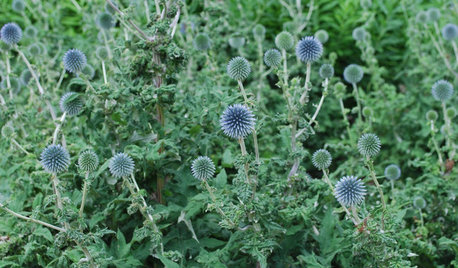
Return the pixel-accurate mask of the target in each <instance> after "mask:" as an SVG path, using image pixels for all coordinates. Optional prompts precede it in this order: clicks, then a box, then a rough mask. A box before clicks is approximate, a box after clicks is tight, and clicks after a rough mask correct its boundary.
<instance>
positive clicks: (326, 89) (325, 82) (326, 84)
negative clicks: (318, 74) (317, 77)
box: [309, 78, 328, 125]
mask: <svg viewBox="0 0 458 268" xmlns="http://www.w3.org/2000/svg"><path fill="white" fill-rule="evenodd" d="M324 84H325V87H324V89H323V94H322V95H321V99H320V102H319V103H318V106H317V107H316V110H315V113H314V114H313V116H312V119H310V121H309V125H312V123H313V122H315V119H316V117H317V116H318V113H319V112H320V109H321V106H322V105H323V102H324V98H326V95H327V94H328V79H327V78H326V80H325V81H324Z"/></svg>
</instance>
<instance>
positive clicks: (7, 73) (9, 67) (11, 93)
mask: <svg viewBox="0 0 458 268" xmlns="http://www.w3.org/2000/svg"><path fill="white" fill-rule="evenodd" d="M5 62H6V88H7V89H8V90H9V94H10V100H12V99H13V91H11V81H10V73H11V66H10V57H9V55H8V53H5Z"/></svg>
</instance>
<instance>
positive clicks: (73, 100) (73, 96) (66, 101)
mask: <svg viewBox="0 0 458 268" xmlns="http://www.w3.org/2000/svg"><path fill="white" fill-rule="evenodd" d="M59 106H60V110H61V111H62V112H63V113H67V114H68V115H70V116H72V115H77V114H79V113H80V112H81V109H82V108H83V102H82V101H81V99H80V97H79V95H78V93H75V92H67V93H65V94H64V95H63V96H62V97H61V98H60V101H59Z"/></svg>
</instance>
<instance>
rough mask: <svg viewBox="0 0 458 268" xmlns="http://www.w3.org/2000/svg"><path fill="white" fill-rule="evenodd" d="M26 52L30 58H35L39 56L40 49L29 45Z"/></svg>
mask: <svg viewBox="0 0 458 268" xmlns="http://www.w3.org/2000/svg"><path fill="white" fill-rule="evenodd" d="M27 50H28V51H29V53H30V55H32V56H37V55H40V54H41V47H40V45H38V44H31V45H30V46H28V47H27Z"/></svg>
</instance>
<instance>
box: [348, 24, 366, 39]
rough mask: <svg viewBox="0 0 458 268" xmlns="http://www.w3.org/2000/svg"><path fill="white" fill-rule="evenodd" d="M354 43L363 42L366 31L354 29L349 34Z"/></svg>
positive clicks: (359, 28)
mask: <svg viewBox="0 0 458 268" xmlns="http://www.w3.org/2000/svg"><path fill="white" fill-rule="evenodd" d="M351 36H352V37H353V39H355V40H356V41H363V40H364V38H365V37H366V30H365V29H364V28H363V27H356V28H355V29H353V32H352V34H351Z"/></svg>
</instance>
